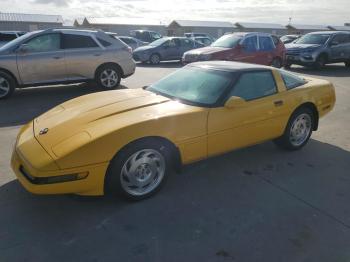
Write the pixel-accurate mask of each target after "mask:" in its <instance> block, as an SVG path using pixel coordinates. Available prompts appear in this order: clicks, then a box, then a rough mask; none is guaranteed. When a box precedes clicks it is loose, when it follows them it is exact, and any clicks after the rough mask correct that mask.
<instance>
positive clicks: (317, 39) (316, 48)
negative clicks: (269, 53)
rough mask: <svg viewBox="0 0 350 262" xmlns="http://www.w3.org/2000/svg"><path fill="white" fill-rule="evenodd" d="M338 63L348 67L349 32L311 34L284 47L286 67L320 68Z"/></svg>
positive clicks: (349, 59)
mask: <svg viewBox="0 0 350 262" xmlns="http://www.w3.org/2000/svg"><path fill="white" fill-rule="evenodd" d="M340 62H342V63H345V65H346V66H347V67H350V32H342V31H330V32H328V31H322V32H313V33H309V34H306V35H304V36H302V37H301V38H299V39H297V40H296V41H294V42H293V43H290V44H287V45H286V67H290V66H291V65H292V64H297V65H304V66H313V67H315V68H321V67H323V66H324V65H326V64H331V63H340Z"/></svg>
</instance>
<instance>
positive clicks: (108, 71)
mask: <svg viewBox="0 0 350 262" xmlns="http://www.w3.org/2000/svg"><path fill="white" fill-rule="evenodd" d="M120 80H121V72H120V70H119V68H118V67H117V66H115V65H105V66H102V67H101V68H100V69H98V71H97V73H96V82H97V83H98V84H99V85H100V86H101V88H102V89H104V90H113V89H115V88H117V87H118V86H119V84H120Z"/></svg>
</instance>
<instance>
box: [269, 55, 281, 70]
mask: <svg viewBox="0 0 350 262" xmlns="http://www.w3.org/2000/svg"><path fill="white" fill-rule="evenodd" d="M271 65H272V66H273V67H275V68H281V67H282V60H281V59H280V58H278V57H275V58H274V59H273V60H272V63H271Z"/></svg>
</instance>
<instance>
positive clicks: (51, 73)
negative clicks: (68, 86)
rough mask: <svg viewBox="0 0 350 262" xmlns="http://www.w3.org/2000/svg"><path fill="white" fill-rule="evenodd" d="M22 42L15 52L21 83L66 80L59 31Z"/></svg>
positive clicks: (63, 54)
mask: <svg viewBox="0 0 350 262" xmlns="http://www.w3.org/2000/svg"><path fill="white" fill-rule="evenodd" d="M24 44H25V45H24V46H23V49H22V48H20V49H19V51H18V52H17V66H18V71H19V74H20V77H21V80H22V83H23V84H34V83H35V84H36V83H50V82H62V81H64V80H66V77H67V76H66V64H65V53H64V50H63V49H62V46H61V34H60V33H49V34H43V35H39V36H37V37H34V38H32V39H30V40H29V41H27V42H26V43H24Z"/></svg>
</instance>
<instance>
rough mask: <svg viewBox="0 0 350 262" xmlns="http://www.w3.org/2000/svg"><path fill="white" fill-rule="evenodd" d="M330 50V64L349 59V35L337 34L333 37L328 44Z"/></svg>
mask: <svg viewBox="0 0 350 262" xmlns="http://www.w3.org/2000/svg"><path fill="white" fill-rule="evenodd" d="M330 50H331V52H330V53H331V55H330V59H331V61H332V62H342V61H345V60H347V59H350V41H349V35H347V34H338V35H336V36H334V38H333V39H332V41H331V43H330Z"/></svg>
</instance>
